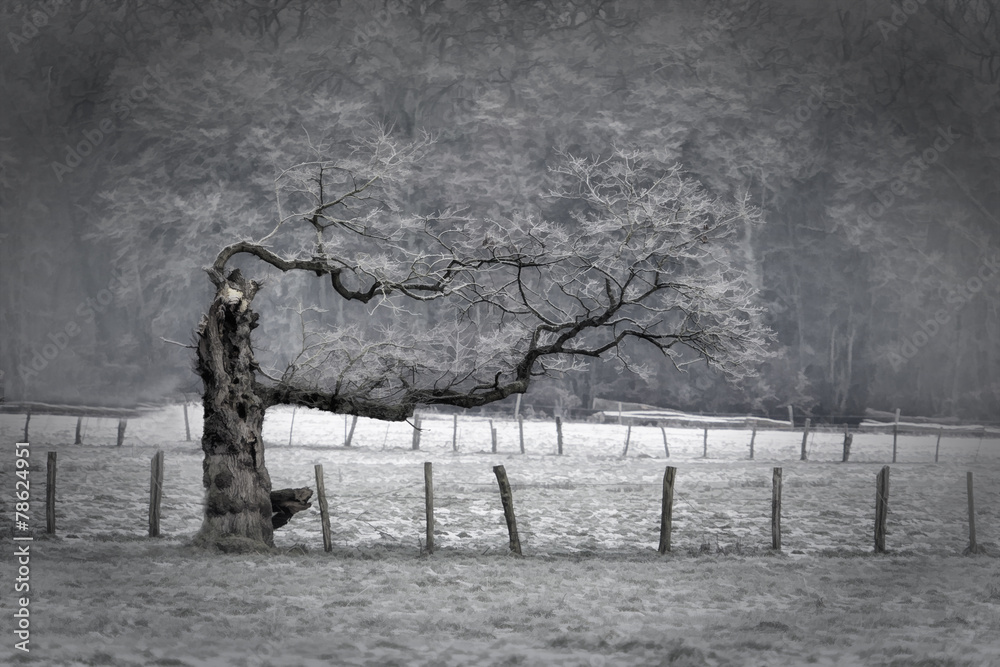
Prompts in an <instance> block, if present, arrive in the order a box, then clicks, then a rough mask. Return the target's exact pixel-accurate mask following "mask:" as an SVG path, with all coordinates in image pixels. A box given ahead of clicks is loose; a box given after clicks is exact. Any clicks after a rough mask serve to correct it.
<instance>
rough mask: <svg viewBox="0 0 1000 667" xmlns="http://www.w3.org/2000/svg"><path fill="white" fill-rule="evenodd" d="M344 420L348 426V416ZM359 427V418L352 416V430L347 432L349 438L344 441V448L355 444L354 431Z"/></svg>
mask: <svg viewBox="0 0 1000 667" xmlns="http://www.w3.org/2000/svg"><path fill="white" fill-rule="evenodd" d="M344 419H345V421H344V424H345V425H346V424H347V422H346V419H347V415H344ZM357 426H358V416H357V415H352V416H351V430H350V431H348V432H347V438H345V439H344V447H350V446H351V443H353V442H354V429H355V428H357Z"/></svg>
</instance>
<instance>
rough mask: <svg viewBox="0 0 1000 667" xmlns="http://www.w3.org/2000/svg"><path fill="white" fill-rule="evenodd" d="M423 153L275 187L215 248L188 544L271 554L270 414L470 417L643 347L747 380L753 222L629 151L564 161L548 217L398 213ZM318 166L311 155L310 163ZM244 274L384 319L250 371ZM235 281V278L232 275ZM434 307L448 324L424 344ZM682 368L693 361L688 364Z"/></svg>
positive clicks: (291, 179) (204, 326)
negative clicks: (742, 248)
mask: <svg viewBox="0 0 1000 667" xmlns="http://www.w3.org/2000/svg"><path fill="white" fill-rule="evenodd" d="M427 145H428V140H427V138H423V139H421V140H418V141H416V142H413V143H409V144H405V145H400V144H397V143H395V142H394V141H393V140H392V139H391V138H390V137H389V136H388V135H387V134H386V133H385V132H379V133H377V135H376V136H375V137H374V138H372V139H369V140H367V141H364V142H360V143H359V144H358V145H357V146H355V151H354V152H353V153H352V155H351V156H350V158H348V159H346V160H344V161H340V162H333V161H329V160H324V159H316V160H314V161H309V162H303V163H301V164H298V165H295V166H294V167H291V168H289V169H288V170H286V171H284V172H282V173H281V174H279V175H278V177H277V178H276V180H275V201H276V203H277V209H278V220H277V224H276V225H275V227H274V229H273V230H272V231H271V232H270V233H269V234H267V235H266V236H264V237H263V238H260V239H257V240H242V241H238V242H236V243H233V244H231V245H229V246H226V247H225V248H223V249H222V250H221V251H220V252H219V254H218V256H217V257H216V259H215V262H214V263H213V265H212V266H211V267H209V268H208V274H209V277H210V279H211V281H212V283H213V284H214V285H215V289H216V296H215V299H214V300H213V302H212V304H211V306H210V308H209V311H208V313H207V315H206V316H205V317H204V318H203V321H202V323H201V325H200V326H199V329H198V333H197V338H198V341H197V356H198V362H197V372H198V374H199V375H200V376H201V378H202V381H203V383H204V387H205V392H204V408H205V430H204V437H203V440H202V446H203V449H204V452H205V465H204V470H205V477H204V484H205V487H206V489H207V502H206V511H205V520H204V524H203V527H202V531H201V533H200V536H199V539H200V540H201V541H203V542H204V543H217V542H218V541H219V540H220V539H229V540H231V539H233V538H235V539H236V540H237V541H239V540H240V539H241V538H242V539H248V540H251V541H252V542H257V543H264V544H271V543H272V530H273V528H272V508H271V502H270V492H271V482H270V478H269V476H268V473H267V469H266V467H265V464H264V447H263V441H262V439H261V427H262V425H263V420H264V412H265V410H267V408H268V407H270V406H273V405H279V404H286V405H298V406H307V407H311V408H318V409H321V410H327V411H330V412H337V413H346V414H352V415H360V416H366V417H373V418H376V419H384V420H404V419H406V418H407V417H409V416H410V415H412V413H413V410H414V407H415V406H417V405H451V406H459V407H464V408H469V407H475V406H481V405H485V404H487V403H491V402H493V401H498V400H501V399H503V398H506V397H508V396H510V395H512V394H515V393H523V392H524V391H526V390H527V389H528V386H529V384H530V382H531V381H532V378H533V377H536V376H539V375H543V374H546V373H550V372H552V371H554V370H559V369H566V368H572V367H573V364H574V362H575V361H577V360H580V359H584V358H588V357H598V356H601V355H614V357H615V358H616V359H617V360H618V361H619V362H620V363H621V364H623V365H624V366H625V367H628V368H630V369H631V370H633V371H636V372H640V373H642V372H644V370H645V369H643V368H642V367H640V366H637V365H636V364H634V363H633V361H632V358H631V357H630V354H629V350H630V349H634V345H636V344H644V345H651V346H653V347H654V348H656V349H658V350H659V351H661V352H662V353H663V355H665V357H666V358H667V359H669V360H671V361H673V362H674V363H675V365H680V364H683V363H689V362H690V359H688V360H687V361H683V357H682V356H681V354H680V351H681V349H687V350H693V351H694V352H695V353H696V355H695V356H696V358H700V359H704V360H705V361H707V362H708V363H709V364H712V365H714V366H716V367H718V368H719V369H720V370H721V371H723V372H724V373H726V374H727V375H728V376H730V377H734V378H738V377H740V376H742V375H744V374H747V373H749V372H751V371H752V367H753V363H754V362H755V361H756V360H757V359H758V358H759V357H760V356H761V354H762V352H763V345H764V343H765V339H766V332H765V331H764V329H763V328H762V327H761V326H760V325H759V323H758V322H757V321H756V315H757V312H756V310H755V309H754V308H753V307H752V306H751V303H750V299H751V297H752V294H751V290H750V289H749V288H748V287H747V285H746V283H745V282H744V280H743V276H742V273H741V272H740V271H739V270H738V268H737V267H736V266H735V264H736V262H735V259H734V257H735V254H734V253H732V252H731V244H730V241H732V240H733V237H734V236H735V235H736V234H738V233H739V231H740V228H741V226H742V225H743V224H745V223H748V222H752V221H753V219H754V217H755V212H754V211H753V210H751V209H750V208H749V207H748V206H746V204H745V202H737V203H736V204H727V203H725V202H723V201H720V200H719V199H717V198H713V197H712V196H710V195H709V194H708V193H706V192H705V191H704V190H703V189H702V188H701V187H700V186H699V185H698V184H697V183H696V182H695V181H693V180H691V179H690V178H688V177H686V176H685V175H684V174H683V173H682V172H681V170H680V168H679V167H677V166H665V165H663V164H661V163H659V162H657V161H656V160H655V159H653V158H652V157H650V156H648V155H645V154H643V153H641V152H639V151H632V150H624V149H616V150H614V151H613V152H612V153H611V154H610V155H609V156H607V157H604V158H598V159H590V158H581V157H573V156H569V155H564V156H562V157H563V160H562V162H561V165H560V166H559V167H557V168H555V169H554V170H553V174H552V176H553V179H554V182H557V183H560V184H561V187H560V189H557V190H554V191H551V192H549V193H547V195H546V197H547V199H548V204H547V206H546V209H547V210H549V209H551V215H550V216H549V217H551V218H557V219H558V220H559V221H553V220H548V219H542V218H540V217H539V216H538V215H536V214H520V213H518V214H516V215H513V216H511V217H510V218H508V219H503V220H488V219H487V220H477V219H471V218H468V217H463V216H462V215H459V214H457V213H455V212H446V213H441V214H438V215H433V216H420V215H413V214H409V213H407V212H405V211H404V210H403V209H402V207H401V206H400V205H399V201H400V200H401V199H402V197H403V195H404V190H405V186H406V182H407V181H406V177H407V174H408V173H409V170H411V169H412V168H414V165H415V164H417V162H418V159H419V157H420V155H421V152H422V151H423V150H424V148H425V147H426V146H427ZM324 150H326V148H325V147H323V146H317V147H316V151H317V154H318V155H319V154H322V153H323V151H324ZM240 256H249V257H251V258H254V259H256V260H258V261H259V262H261V263H263V264H266V265H269V266H271V267H274V268H276V269H278V270H280V271H281V272H284V273H290V272H302V273H311V274H314V275H315V276H317V277H318V278H319V279H321V280H328V281H330V284H331V285H332V287H333V290H334V291H335V292H336V294H337V295H339V296H340V297H341V298H343V299H347V300H350V301H358V302H362V303H365V304H368V306H369V307H370V308H371V309H372V312H374V311H376V310H379V309H388V312H389V313H390V314H392V315H394V317H391V318H389V321H390V324H383V325H380V326H378V327H370V326H366V323H363V322H361V323H354V324H351V325H347V326H340V327H328V328H325V329H324V328H318V329H316V328H314V329H310V328H308V327H304V328H303V330H302V345H301V349H300V350H299V351H298V353H297V356H295V357H294V359H293V361H292V363H290V364H288V365H287V367H286V368H283V369H280V370H279V369H262V368H261V366H260V365H259V364H258V362H257V361H256V359H255V357H254V352H253V348H252V344H251V332H252V331H253V330H254V328H256V327H257V326H258V317H259V315H258V314H257V313H255V312H254V310H253V309H252V308H251V305H252V303H253V300H254V297H255V295H257V293H258V292H259V290H260V289H261V287H262V284H261V282H259V281H256V280H252V279H249V278H248V277H245V276H244V275H243V272H242V271H241V270H240V269H239V268H236V269H233V268H230V266H229V264H230V263H231V262H232V261H234V258H237V257H240ZM244 268H245V267H244ZM418 302H429V303H431V304H434V305H436V306H437V307H440V308H441V309H444V310H446V311H448V314H449V316H448V317H444V318H438V321H444V322H447V324H443V325H437V326H434V327H431V328H429V329H421V327H420V326H417V325H415V324H414V322H415V321H416V320H417V318H414V317H409V316H408V311H407V308H408V307H409V306H411V305H413V304H415V303H418ZM689 356H691V355H689Z"/></svg>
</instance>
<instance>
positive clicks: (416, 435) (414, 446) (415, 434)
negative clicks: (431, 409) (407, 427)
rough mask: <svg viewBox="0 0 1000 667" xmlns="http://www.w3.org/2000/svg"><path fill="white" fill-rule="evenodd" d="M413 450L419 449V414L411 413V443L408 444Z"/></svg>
mask: <svg viewBox="0 0 1000 667" xmlns="http://www.w3.org/2000/svg"><path fill="white" fill-rule="evenodd" d="M410 448H411V449H413V450H417V449H420V415H417V414H415V415H413V443H412V444H411V445H410Z"/></svg>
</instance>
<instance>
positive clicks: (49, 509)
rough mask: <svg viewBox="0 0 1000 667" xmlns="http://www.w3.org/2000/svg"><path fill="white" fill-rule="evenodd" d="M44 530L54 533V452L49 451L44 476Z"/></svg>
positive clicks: (50, 533)
mask: <svg viewBox="0 0 1000 667" xmlns="http://www.w3.org/2000/svg"><path fill="white" fill-rule="evenodd" d="M45 532H46V533H48V534H49V535H55V534H56V453H55V452H49V455H48V461H47V462H46V476H45Z"/></svg>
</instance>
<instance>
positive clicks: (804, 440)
mask: <svg viewBox="0 0 1000 667" xmlns="http://www.w3.org/2000/svg"><path fill="white" fill-rule="evenodd" d="M811 424H812V420H810V419H809V418H808V417H807V418H806V425H805V427H804V428H803V429H802V454H801V455H800V456H799V460H800V461H807V460H809V456H808V454H807V453H806V443H807V441H808V440H809V426H810V425H811Z"/></svg>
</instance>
